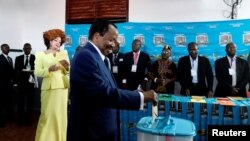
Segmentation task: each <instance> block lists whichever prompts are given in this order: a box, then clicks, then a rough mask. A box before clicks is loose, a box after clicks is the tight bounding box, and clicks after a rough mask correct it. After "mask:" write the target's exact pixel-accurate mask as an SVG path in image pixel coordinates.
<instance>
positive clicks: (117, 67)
mask: <svg viewBox="0 0 250 141" xmlns="http://www.w3.org/2000/svg"><path fill="white" fill-rule="evenodd" d="M119 50H120V45H119V43H118V42H117V41H115V45H114V47H113V48H112V53H110V54H108V58H109V60H110V63H111V71H112V73H113V75H114V77H115V80H116V83H117V86H118V88H123V87H122V79H123V78H124V69H123V62H124V61H123V56H124V54H123V53H121V52H119Z"/></svg>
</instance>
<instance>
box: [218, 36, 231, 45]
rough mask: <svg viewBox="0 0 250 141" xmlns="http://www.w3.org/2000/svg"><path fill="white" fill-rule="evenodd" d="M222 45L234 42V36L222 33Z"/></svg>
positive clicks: (220, 39) (220, 38)
mask: <svg viewBox="0 0 250 141" xmlns="http://www.w3.org/2000/svg"><path fill="white" fill-rule="evenodd" d="M219 41H220V45H226V44H227V43H229V42H231V41H232V35H231V34H229V33H222V34H220V35H219Z"/></svg>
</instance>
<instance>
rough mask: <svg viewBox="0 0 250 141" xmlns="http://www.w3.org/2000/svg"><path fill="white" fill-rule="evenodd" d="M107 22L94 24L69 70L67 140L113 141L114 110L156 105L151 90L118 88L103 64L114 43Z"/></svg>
mask: <svg viewBox="0 0 250 141" xmlns="http://www.w3.org/2000/svg"><path fill="white" fill-rule="evenodd" d="M117 36H118V31H117V27H116V25H115V24H113V23H111V22H109V21H97V22H95V23H93V24H92V25H91V27H90V30H89V42H88V43H87V44H86V46H85V47H84V48H82V49H81V50H80V51H79V52H78V53H77V54H76V55H75V57H74V58H73V60H72V64H71V71H70V86H71V88H70V95H71V98H72V99H71V107H70V108H71V109H70V116H69V125H68V134H67V141H83V140H85V141H104V140H105V141H116V140H117V139H118V137H117V134H118V133H117V132H118V130H117V118H119V117H117V109H119V108H121V109H130V110H139V109H142V108H143V104H144V102H153V104H154V105H155V104H156V102H157V101H156V97H155V96H156V93H155V92H154V91H153V90H150V91H145V92H139V91H128V90H122V89H118V88H117V85H116V82H115V80H114V79H113V78H112V75H111V72H110V70H109V69H108V67H107V66H106V65H105V64H106V63H105V62H106V59H105V56H106V55H108V53H109V50H111V49H112V47H114V45H115V41H116V40H117Z"/></svg>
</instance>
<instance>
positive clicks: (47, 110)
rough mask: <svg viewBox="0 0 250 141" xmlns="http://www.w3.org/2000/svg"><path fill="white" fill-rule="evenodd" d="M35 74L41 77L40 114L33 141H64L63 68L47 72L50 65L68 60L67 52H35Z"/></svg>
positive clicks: (64, 95)
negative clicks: (54, 53)
mask: <svg viewBox="0 0 250 141" xmlns="http://www.w3.org/2000/svg"><path fill="white" fill-rule="evenodd" d="M35 56H36V60H35V71H34V73H35V75H36V76H37V77H42V79H43V80H42V86H41V114H40V117H39V122H38V125H37V130H36V137H35V141H66V132H67V119H68V118H67V117H68V115H67V111H68V110H67V108H68V89H67V88H65V86H64V82H63V75H65V74H66V73H68V72H65V69H60V70H57V71H55V72H49V71H48V69H49V67H50V66H51V65H55V64H56V65H59V61H60V60H62V59H65V60H68V62H69V58H68V53H67V52H66V51H61V52H58V53H56V55H55V56H54V55H53V54H52V53H50V54H46V53H45V52H37V53H36V54H35Z"/></svg>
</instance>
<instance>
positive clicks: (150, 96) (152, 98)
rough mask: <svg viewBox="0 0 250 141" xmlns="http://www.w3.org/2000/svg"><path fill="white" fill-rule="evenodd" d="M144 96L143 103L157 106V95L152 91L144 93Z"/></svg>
mask: <svg viewBox="0 0 250 141" xmlns="http://www.w3.org/2000/svg"><path fill="white" fill-rule="evenodd" d="M143 95H144V102H145V103H147V102H152V103H153V105H154V106H155V105H157V102H158V97H157V93H156V92H155V91H153V90H149V91H144V92H143Z"/></svg>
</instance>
